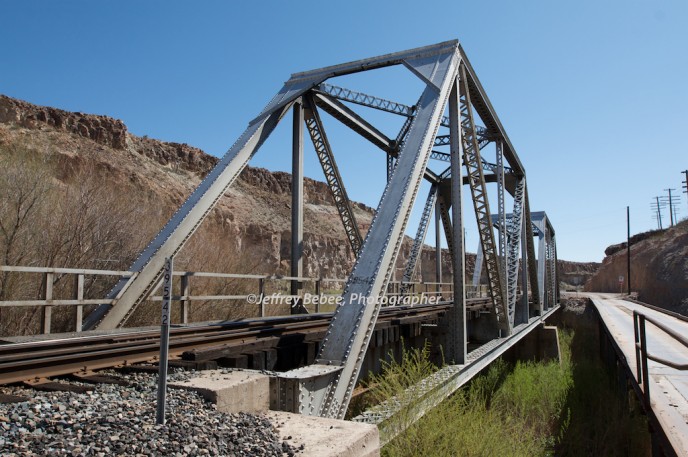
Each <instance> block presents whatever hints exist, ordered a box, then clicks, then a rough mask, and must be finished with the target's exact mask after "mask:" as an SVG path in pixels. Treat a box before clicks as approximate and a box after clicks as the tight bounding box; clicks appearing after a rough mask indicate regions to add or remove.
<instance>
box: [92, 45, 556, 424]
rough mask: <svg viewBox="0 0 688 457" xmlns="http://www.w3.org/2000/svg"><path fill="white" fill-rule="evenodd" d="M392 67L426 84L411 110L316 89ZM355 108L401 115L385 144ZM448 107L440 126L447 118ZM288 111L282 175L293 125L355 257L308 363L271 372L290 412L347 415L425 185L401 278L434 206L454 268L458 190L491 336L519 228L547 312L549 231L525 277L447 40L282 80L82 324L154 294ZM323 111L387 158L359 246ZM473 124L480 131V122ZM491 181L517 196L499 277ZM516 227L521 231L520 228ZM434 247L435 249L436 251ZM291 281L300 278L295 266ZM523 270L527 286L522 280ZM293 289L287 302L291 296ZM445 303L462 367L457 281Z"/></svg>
mask: <svg viewBox="0 0 688 457" xmlns="http://www.w3.org/2000/svg"><path fill="white" fill-rule="evenodd" d="M394 65H400V66H403V67H405V68H406V69H408V70H409V71H410V72H411V73H412V74H413V75H414V76H415V77H417V78H418V79H419V80H420V81H421V82H422V83H423V90H422V91H421V93H420V94H414V95H413V99H416V100H417V102H416V104H414V105H413V106H408V105H404V104H401V103H397V102H393V101H390V100H386V99H382V98H379V97H375V96H372V95H368V94H364V93H361V92H354V91H351V90H348V89H344V88H341V87H337V86H331V85H328V84H327V83H326V81H328V80H329V79H330V78H334V77H340V76H346V75H349V74H352V73H358V72H367V71H374V70H376V69H379V68H384V67H388V66H394ZM356 105H360V106H366V107H370V108H375V109H378V110H382V111H385V112H388V113H391V114H394V115H399V116H403V117H405V120H404V123H403V125H402V128H401V129H400V130H399V131H398V132H394V134H392V135H390V134H386V133H384V129H382V128H379V127H376V126H375V125H374V123H372V122H370V121H369V120H367V119H366V118H365V117H364V116H363V115H361V114H360V113H358V112H357V111H356V110H355V106H356ZM447 108H448V111H449V116H445V115H444V113H445V112H446V110H447ZM290 111H293V112H294V124H295V126H294V127H295V128H294V130H293V132H294V133H293V147H292V154H294V156H293V158H294V160H293V164H294V165H293V166H294V175H293V176H294V178H293V179H295V180H296V179H302V178H303V177H302V174H301V170H302V153H303V143H302V142H303V139H302V136H303V135H302V130H303V129H302V126H303V125H304V124H305V127H306V129H307V130H308V134H309V136H310V138H311V141H312V143H313V145H314V149H315V151H316V154H317V156H318V159H319V161H320V164H321V166H322V169H323V172H324V174H325V180H326V182H327V185H328V187H329V189H330V192H331V193H332V196H333V198H334V200H335V206H336V207H337V210H338V213H339V216H340V218H341V220H342V223H343V225H344V229H345V233H346V235H347V238H348V240H349V243H350V244H351V248H352V252H353V253H354V254H355V255H356V260H355V263H354V266H353V269H352V271H351V274H350V275H349V277H348V279H347V282H346V285H345V288H344V291H343V293H342V296H341V302H340V303H341V305H340V306H338V307H337V309H336V311H335V312H334V316H333V318H332V321H331V324H330V326H329V328H328V330H327V333H326V335H325V337H324V339H323V341H322V343H321V344H320V348H319V352H318V355H317V358H316V363H315V364H314V365H311V366H309V367H305V368H303V369H299V370H294V371H293V372H289V373H285V374H284V375H283V376H282V379H284V380H285V382H287V381H288V380H293V381H294V382H296V390H295V391H294V392H298V395H297V397H298V399H299V400H298V405H299V406H298V411H299V412H301V413H303V414H310V415H320V416H326V417H338V418H341V417H343V416H344V414H345V412H346V409H347V407H348V403H349V400H350V399H351V394H352V391H353V388H354V386H355V385H356V381H357V379H358V376H359V373H360V370H361V365H362V361H363V358H364V357H365V353H366V350H367V347H368V344H369V341H370V338H371V334H372V332H373V329H374V326H375V322H376V320H377V316H378V313H379V311H380V306H381V303H380V301H379V300H376V299H377V298H379V297H381V296H382V295H383V294H384V293H385V291H386V289H387V285H388V283H389V281H390V279H391V277H392V274H393V272H394V269H395V264H396V260H397V258H398V255H399V251H400V249H401V245H402V241H403V239H404V236H405V235H404V233H405V232H406V230H407V226H408V221H409V218H410V215H411V212H412V210H413V207H414V203H415V202H416V199H417V196H418V193H419V189H420V187H421V182H422V181H423V180H427V181H429V182H430V183H431V189H433V190H432V191H431V194H430V196H429V197H430V198H428V200H426V204H425V206H424V210H423V215H422V218H421V226H420V227H419V228H418V230H417V231H416V235H417V236H416V241H417V242H418V243H414V248H413V253H412V255H411V256H410V257H409V259H413V260H412V262H413V264H411V263H410V264H409V265H407V269H406V270H407V271H411V274H412V272H413V268H414V266H415V262H416V261H417V256H418V253H419V252H420V250H421V248H422V239H424V238H425V233H426V232H427V228H428V221H429V218H430V213H431V211H432V209H433V208H435V207H436V208H437V209H438V219H439V220H440V221H441V224H439V223H436V224H435V225H436V226H437V225H441V226H442V227H441V228H442V229H443V230H444V233H445V237H446V240H447V244H448V246H449V248H450V251H451V253H452V254H451V257H452V266H453V271H459V272H463V271H464V268H465V243H464V229H463V224H464V215H463V214H462V210H461V207H462V205H461V201H462V198H463V197H462V195H463V194H462V192H461V189H462V188H463V186H464V185H468V187H469V189H470V193H466V195H470V199H471V201H472V203H473V208H474V217H475V220H476V223H477V225H478V228H479V234H480V242H481V250H482V253H483V257H484V263H485V265H486V271H487V276H488V283H489V288H490V295H491V299H492V311H493V312H492V315H493V316H494V318H495V323H496V325H498V330H499V331H500V332H501V334H502V335H508V334H509V333H510V332H511V330H512V329H513V327H514V325H515V323H514V322H515V321H514V307H515V304H514V300H515V297H516V294H515V293H513V291H514V288H515V284H516V277H517V273H515V269H514V265H517V262H518V259H517V258H516V257H517V256H518V252H519V249H518V245H519V239H520V230H523V231H524V233H525V238H526V241H527V242H526V244H527V248H526V249H520V250H521V251H527V252H522V255H523V254H527V259H528V260H527V261H528V265H529V268H528V269H529V277H530V279H531V280H530V282H529V284H530V291H531V295H532V296H533V300H534V301H537V302H538V303H539V305H540V306H541V307H542V302H544V301H545V297H546V299H547V302H548V305H551V302H552V300H554V299H555V297H556V292H554V291H553V288H554V287H555V284H556V281H555V274H556V268H555V267H554V266H553V265H554V263H553V262H554V260H555V258H556V250H555V248H554V247H553V242H554V235H553V230H551V229H550V227H549V225H548V223H547V222H546V221H545V222H544V225H543V224H541V225H542V227H540V226H539V225H538V229H539V230H542V231H544V233H545V244H544V245H543V246H545V247H547V246H549V247H548V250H547V254H546V255H544V256H540V257H539V258H538V259H537V262H538V264H539V263H542V264H543V265H542V267H540V265H537V266H538V269H537V271H535V272H533V271H531V268H530V267H531V266H532V265H536V260H535V255H534V244H533V240H532V234H533V232H532V227H531V223H532V222H534V221H531V215H530V208H529V200H528V193H527V188H526V184H525V169H524V167H523V165H522V164H521V162H520V160H519V158H518V156H517V154H516V152H515V149H514V147H513V145H512V143H511V141H510V140H509V138H508V136H507V135H506V132H505V130H504V128H503V126H502V124H501V122H500V121H499V118H498V117H497V115H496V112H495V110H494V108H493V107H492V104H491V102H490V101H489V99H488V98H487V95H486V94H485V91H484V89H483V87H482V85H481V84H480V82H479V81H478V79H477V77H476V75H475V72H474V71H473V68H472V67H471V65H470V63H469V61H468V59H467V58H466V55H465V53H464V51H463V49H462V48H461V46H460V45H459V43H458V42H457V41H448V42H444V43H439V44H436V45H432V46H426V47H422V48H416V49H411V50H408V51H402V52H397V53H393V54H387V55H384V56H379V57H373V58H369V59H363V60H359V61H355V62H349V63H344V64H340V65H334V66H331V67H325V68H321V69H317V70H313V71H307V72H301V73H295V74H293V75H292V76H291V78H290V79H289V80H288V81H287V82H286V83H285V84H284V87H282V89H281V90H280V91H279V92H278V93H277V95H275V97H273V99H272V100H271V101H270V102H269V103H268V104H267V105H266V107H265V108H264V109H263V111H262V112H261V113H259V114H258V116H256V117H255V118H253V120H251V121H250V122H249V124H248V127H247V128H246V130H245V132H244V133H243V134H242V135H241V136H240V138H239V139H238V140H237V141H236V142H235V143H234V145H233V146H232V147H231V148H230V149H229V151H228V152H227V153H226V154H225V156H224V157H222V159H220V161H219V162H218V164H217V166H216V167H215V168H214V169H213V170H211V172H210V173H209V174H208V175H207V176H206V178H205V179H204V180H203V181H202V182H201V184H200V185H199V186H198V188H197V189H196V190H195V191H194V192H193V193H192V194H191V195H190V196H189V197H188V198H187V200H186V201H185V202H184V203H183V205H182V206H181V207H180V208H179V210H178V211H177V212H176V213H175V214H174V215H173V216H172V218H171V219H170V220H169V222H168V223H167V224H166V225H165V226H164V227H163V229H162V230H161V231H160V232H159V233H158V235H157V236H156V237H155V238H154V239H153V240H152V241H151V242H150V244H149V245H148V247H147V248H146V249H145V250H144V251H143V252H142V253H141V255H140V256H139V258H138V259H137V260H136V261H135V262H134V264H133V265H132V267H131V268H130V270H131V271H134V272H135V273H134V274H133V275H132V276H131V277H130V278H126V279H123V280H122V281H120V282H119V283H118V284H117V285H116V286H115V287H114V288H113V290H112V291H111V293H110V296H109V299H111V304H107V305H101V306H99V307H98V308H97V310H96V311H95V312H94V313H92V314H91V315H90V316H89V318H88V319H87V321H86V323H85V327H86V328H93V327H99V328H113V327H118V326H122V325H124V324H125V322H126V320H127V318H128V317H129V316H130V315H131V313H132V312H133V311H134V310H135V309H136V307H137V305H138V304H140V303H141V302H142V301H143V300H145V299H146V298H147V297H148V295H149V294H150V293H151V291H152V290H153V289H154V288H155V287H156V286H157V285H158V283H159V281H160V277H161V271H162V268H163V264H164V261H165V259H167V258H169V257H173V256H174V255H176V254H177V253H178V252H179V250H180V249H181V248H182V247H183V246H184V244H185V243H186V241H187V240H188V239H189V237H190V236H191V235H192V234H193V233H194V231H195V230H196V229H197V228H198V227H199V225H200V224H201V223H202V221H203V220H204V219H205V217H207V215H208V214H209V213H210V211H211V210H212V209H213V207H214V206H215V205H216V204H217V202H218V200H219V199H220V198H221V197H222V196H223V195H224V194H225V192H226V190H227V189H228V188H229V186H230V185H231V184H232V183H233V182H234V181H235V180H236V178H237V177H238V176H239V173H241V171H242V170H243V169H244V167H245V166H246V165H247V163H248V162H249V160H250V159H251V157H252V156H253V155H254V154H255V153H256V152H257V151H258V149H259V148H260V146H261V145H262V144H263V142H264V141H265V140H266V139H267V138H268V137H269V135H270V134H271V132H272V131H273V130H274V128H275V127H276V126H277V124H278V123H279V122H280V121H281V120H282V118H283V117H284V116H285V115H286V114H287V113H288V112H290ZM321 111H325V112H327V113H328V114H329V115H331V116H332V117H333V118H334V119H335V120H336V121H338V122H341V123H342V124H343V125H345V126H346V127H348V128H349V129H351V130H352V131H353V132H355V133H356V134H358V135H360V136H361V137H363V138H365V139H366V140H367V141H368V142H370V144H372V145H373V146H374V147H375V148H377V149H379V150H380V151H381V153H382V154H384V155H385V157H386V160H387V162H386V170H384V171H383V170H381V174H386V175H387V176H386V177H387V179H386V185H385V189H384V191H383V193H382V196H381V198H380V201H379V203H378V206H377V209H376V211H375V215H374V217H373V219H372V222H371V224H370V227H369V229H368V231H367V233H366V235H365V238H363V237H362V236H361V232H360V227H359V226H358V224H357V222H356V217H355V214H354V211H353V205H352V203H351V201H350V200H349V198H348V194H347V192H346V187H345V183H344V180H343V179H342V176H341V174H340V173H339V170H338V166H337V162H336V160H335V152H336V151H337V150H338V148H337V146H336V145H333V144H330V139H328V138H327V135H326V133H325V126H324V124H323V120H322V118H321V116H320V114H319V113H320V112H321ZM478 119H479V120H480V123H481V124H482V126H480V125H478ZM483 126H484V127H483ZM440 129H448V130H449V134H448V135H447V134H445V133H444V132H446V130H445V131H443V133H442V134H439V135H438V133H439V131H440ZM490 143H495V144H497V145H499V148H500V150H501V154H503V157H500V158H499V160H500V161H502V160H503V162H499V163H497V164H492V163H489V162H488V161H486V160H484V158H483V157H482V156H481V149H482V148H484V147H485V146H486V145H487V144H490ZM444 146H449V152H439V151H436V150H434V149H433V148H436V147H444ZM431 158H434V159H437V160H440V161H445V162H449V163H450V164H451V165H450V166H449V167H447V168H446V169H445V170H443V171H442V172H439V173H438V172H436V171H433V170H432V169H431V168H429V167H428V163H429V161H430V159H431ZM340 159H341V157H340ZM462 170H465V173H464V172H463V171H462ZM484 170H489V171H490V172H491V173H492V174H487V175H486V174H485V173H484ZM500 174H501V177H500ZM383 181H384V179H383ZM488 183H496V184H497V185H498V186H499V188H500V189H499V190H500V191H501V192H504V191H505V190H506V191H507V192H509V193H510V194H511V195H512V196H513V197H514V211H513V214H514V215H515V216H514V217H512V218H511V219H510V221H511V222H510V224H507V223H506V222H504V223H502V224H500V226H499V230H501V231H503V232H504V234H503V237H504V239H505V240H506V244H505V247H504V249H502V252H501V255H502V256H506V257H507V259H506V267H504V268H500V266H499V265H500V263H499V262H500V260H499V254H500V252H498V250H497V243H496V241H495V236H494V232H493V230H494V227H493V224H492V223H491V221H490V202H489V198H488V192H487V184H488ZM295 184H298V182H297V183H295ZM302 189H303V186H302V185H293V186H292V192H293V195H292V197H293V200H292V201H293V204H292V220H293V221H297V222H293V223H292V231H293V232H294V231H295V230H298V231H299V232H301V230H302V227H301V222H300V221H302V220H303V213H302V211H303V195H302V192H303V190H302ZM519 219H520V220H521V222H518V220H519ZM536 225H537V224H536ZM543 227H544V228H543ZM439 229H440V227H436V230H439ZM527 232H529V233H527ZM436 239H439V236H437V237H436ZM293 240H296V241H297V242H295V243H292V259H291V261H292V265H294V264H295V262H300V261H301V260H302V259H301V256H302V250H301V249H300V246H296V245H298V244H301V243H300V241H302V240H301V238H300V237H299V236H296V237H293ZM541 242H542V241H541ZM436 251H437V252H438V251H439V246H438V247H437V249H436ZM543 253H544V251H543ZM292 271H298V268H297V269H296V270H294V269H292ZM533 274H534V275H535V281H533V279H532V278H533ZM457 278H459V279H457ZM296 285H297V286H298V284H296ZM292 290H296V292H298V287H296V288H295V289H292ZM454 294H455V295H454V298H453V307H452V308H451V311H450V312H449V313H448V317H447V323H448V325H445V327H446V332H447V341H448V342H449V343H448V344H449V346H450V347H449V348H448V349H449V350H448V352H447V353H448V354H450V356H451V357H452V359H453V361H455V362H456V363H460V362H461V361H462V360H465V354H466V344H467V336H466V326H465V321H466V311H465V293H464V290H463V277H462V275H461V276H459V275H457V277H456V278H454ZM370 299H372V300H370ZM538 300H539V301H538ZM526 305H527V303H526ZM462 354H463V355H462ZM295 395H296V394H295Z"/></svg>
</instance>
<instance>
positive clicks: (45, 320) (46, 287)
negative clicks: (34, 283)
mask: <svg viewBox="0 0 688 457" xmlns="http://www.w3.org/2000/svg"><path fill="white" fill-rule="evenodd" d="M53 280H54V275H53V273H45V274H44V275H43V281H44V283H43V300H45V301H46V302H50V301H51V300H52V299H53ZM52 320H53V307H52V306H44V307H43V314H42V318H41V330H42V331H43V333H46V334H47V333H50V326H51V323H52Z"/></svg>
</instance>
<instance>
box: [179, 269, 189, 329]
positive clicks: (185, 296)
mask: <svg viewBox="0 0 688 457" xmlns="http://www.w3.org/2000/svg"><path fill="white" fill-rule="evenodd" d="M190 279H191V278H190V277H189V275H188V274H184V275H183V276H182V285H181V286H182V290H181V293H182V299H181V301H180V303H179V304H180V320H181V323H182V324H188V323H189V305H190V304H191V300H189V296H190V295H191V284H189V282H190V281H189V280H190Z"/></svg>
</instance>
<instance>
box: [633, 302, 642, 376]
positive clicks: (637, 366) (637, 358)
mask: <svg viewBox="0 0 688 457" xmlns="http://www.w3.org/2000/svg"><path fill="white" fill-rule="evenodd" d="M633 338H634V341H635V375H636V379H638V384H641V383H642V379H643V378H642V371H641V368H640V366H641V363H642V361H641V359H640V358H641V354H640V331H639V330H638V312H637V311H633Z"/></svg>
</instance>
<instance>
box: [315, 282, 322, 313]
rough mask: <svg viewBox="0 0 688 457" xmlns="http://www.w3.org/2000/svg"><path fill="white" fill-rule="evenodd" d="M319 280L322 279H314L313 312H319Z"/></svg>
mask: <svg viewBox="0 0 688 457" xmlns="http://www.w3.org/2000/svg"><path fill="white" fill-rule="evenodd" d="M320 281H322V278H318V279H316V280H315V296H316V297H317V298H316V299H315V312H316V313H319V312H320Z"/></svg>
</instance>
